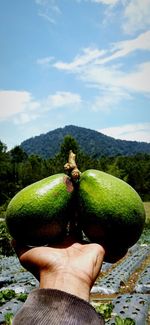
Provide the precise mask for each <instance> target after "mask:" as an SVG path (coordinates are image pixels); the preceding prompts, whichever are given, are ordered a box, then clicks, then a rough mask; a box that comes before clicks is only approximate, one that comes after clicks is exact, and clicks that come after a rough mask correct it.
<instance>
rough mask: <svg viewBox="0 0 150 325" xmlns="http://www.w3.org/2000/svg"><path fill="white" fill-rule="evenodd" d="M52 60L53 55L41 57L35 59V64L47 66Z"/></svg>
mask: <svg viewBox="0 0 150 325" xmlns="http://www.w3.org/2000/svg"><path fill="white" fill-rule="evenodd" d="M53 60H54V57H52V56H47V57H45V58H42V59H37V64H41V65H45V66H49V65H50V64H51V62H52V61H53Z"/></svg>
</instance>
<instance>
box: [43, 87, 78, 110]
mask: <svg viewBox="0 0 150 325" xmlns="http://www.w3.org/2000/svg"><path fill="white" fill-rule="evenodd" d="M45 104H46V105H45V106H46V107H47V108H48V109H54V108H59V107H67V106H70V108H71V107H72V105H77V106H78V105H80V104H81V97H80V95H78V94H75V93H71V92H63V91H62V92H61V91H57V92H56V94H54V95H50V96H48V98H47V99H46V101H45Z"/></svg>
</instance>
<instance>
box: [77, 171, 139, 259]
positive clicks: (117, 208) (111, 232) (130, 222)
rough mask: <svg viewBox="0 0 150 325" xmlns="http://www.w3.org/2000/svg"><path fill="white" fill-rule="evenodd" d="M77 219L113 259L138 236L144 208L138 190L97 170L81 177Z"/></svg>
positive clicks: (91, 238)
mask: <svg viewBox="0 0 150 325" xmlns="http://www.w3.org/2000/svg"><path fill="white" fill-rule="evenodd" d="M78 218H79V223H80V226H81V228H82V230H83V231H84V233H85V235H86V236H87V237H88V238H89V239H90V240H91V241H92V242H96V243H100V244H102V245H103V246H104V248H105V250H106V255H105V260H107V261H110V262H114V261H116V260H118V259H119V258H121V257H123V256H124V255H125V253H126V251H127V249H128V248H129V247H130V246H132V245H133V244H134V243H135V242H136V241H137V240H138V239H139V237H140V235H141V233H142V230H143V227H144V222H145V211H144V207H143V203H142V201H141V198H140V197H139V195H138V194H137V192H136V191H135V190H134V189H133V188H132V187H131V186H130V185H128V184H127V183H125V182H124V181H122V180H120V179H118V178H116V177H114V176H111V175H109V174H106V173H104V172H101V171H98V170H87V171H85V172H83V173H82V174H81V176H80V181H79V189H78Z"/></svg>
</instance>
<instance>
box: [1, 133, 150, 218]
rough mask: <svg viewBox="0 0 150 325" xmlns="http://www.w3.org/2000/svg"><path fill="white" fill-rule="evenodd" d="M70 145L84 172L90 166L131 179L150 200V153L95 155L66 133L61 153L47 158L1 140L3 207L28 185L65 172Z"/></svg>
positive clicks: (145, 199) (128, 180)
mask: <svg viewBox="0 0 150 325" xmlns="http://www.w3.org/2000/svg"><path fill="white" fill-rule="evenodd" d="M70 149H72V150H73V151H74V152H75V153H76V157H77V164H78V168H79V169H80V171H81V172H82V171H84V170H86V169H91V168H94V169H97V170H102V171H105V172H107V173H109V174H112V175H114V176H117V177H119V178H121V179H123V180H124V181H126V182H127V183H129V184H130V185H131V186H132V187H133V188H135V190H136V191H137V192H138V193H139V195H140V196H141V198H142V199H143V200H144V201H149V200H150V154H147V153H144V154H136V155H132V156H129V157H127V156H120V155H119V156H114V157H109V156H103V157H100V158H93V157H91V156H89V155H87V154H85V153H84V152H83V151H82V150H80V146H79V145H78V143H77V141H76V140H75V139H74V138H73V137H71V136H66V137H65V138H64V140H63V141H62V143H61V146H60V151H59V153H58V154H57V155H55V156H54V157H53V158H48V159H45V158H42V157H40V156H38V155H33V154H32V155H27V153H26V152H25V151H24V150H23V149H22V148H21V147H19V146H17V147H15V148H13V149H12V150H11V151H9V152H8V151H7V147H6V145H4V144H3V143H2V142H1V141H0V206H2V207H1V208H0V209H2V210H3V209H4V210H5V208H6V206H7V204H8V202H9V200H10V199H11V198H12V197H13V196H14V195H15V194H16V193H17V192H18V191H19V190H21V189H22V188H24V187H25V186H27V185H29V184H31V183H33V182H36V181H38V180H40V179H42V178H44V177H47V176H50V175H53V174H56V173H60V172H64V164H65V163H66V162H67V157H68V152H69V150H70ZM2 210H1V211H0V212H2Z"/></svg>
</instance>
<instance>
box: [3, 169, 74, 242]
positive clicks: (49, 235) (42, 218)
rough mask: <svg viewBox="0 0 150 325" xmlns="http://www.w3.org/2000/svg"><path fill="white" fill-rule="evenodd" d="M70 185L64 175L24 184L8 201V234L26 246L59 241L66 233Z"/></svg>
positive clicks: (71, 188) (71, 191)
mask: <svg viewBox="0 0 150 325" xmlns="http://www.w3.org/2000/svg"><path fill="white" fill-rule="evenodd" d="M72 193H73V186H72V183H71V182H70V179H69V177H68V176H66V175H65V174H57V175H54V176H50V177H47V178H45V179H43V180H41V181H39V182H36V183H34V184H32V185H29V186H27V187H26V188H24V189H23V190H21V191H20V192H19V193H18V194H16V195H15V197H14V198H13V199H12V200H11V202H10V203H9V205H8V208H7V212H6V223H7V227H8V230H9V232H10V234H11V236H12V237H13V238H14V239H16V240H19V241H23V242H25V243H26V244H29V245H41V244H46V243H47V242H53V241H57V240H59V239H60V238H61V237H62V236H63V235H64V234H65V232H66V227H67V223H68V220H69V215H70V202H71V197H72Z"/></svg>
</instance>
